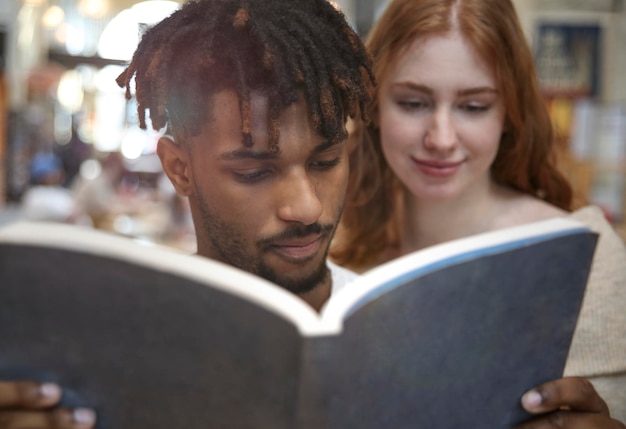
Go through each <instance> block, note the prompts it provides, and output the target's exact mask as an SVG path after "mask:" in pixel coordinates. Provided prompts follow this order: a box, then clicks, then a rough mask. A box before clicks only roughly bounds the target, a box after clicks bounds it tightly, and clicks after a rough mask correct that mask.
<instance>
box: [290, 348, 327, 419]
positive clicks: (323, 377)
mask: <svg viewBox="0 0 626 429" xmlns="http://www.w3.org/2000/svg"><path fill="white" fill-rule="evenodd" d="M333 339H335V340H336V338H333V337H325V336H324V337H307V338H305V340H304V346H303V353H302V360H301V369H300V374H301V377H300V385H299V388H298V399H297V401H296V404H297V410H296V428H297V429H326V428H329V407H330V392H331V388H332V386H331V381H332V380H331V377H330V375H331V367H333V366H334V363H335V362H333V353H332V350H333Z"/></svg>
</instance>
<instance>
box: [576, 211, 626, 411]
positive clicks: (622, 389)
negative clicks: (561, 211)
mask: <svg viewBox="0 0 626 429" xmlns="http://www.w3.org/2000/svg"><path fill="white" fill-rule="evenodd" d="M570 216H571V217H572V218H573V219H576V220H578V221H581V222H583V223H585V224H586V225H588V226H589V227H590V228H591V229H593V230H594V231H596V232H598V233H599V234H600V238H599V241H598V247H597V248H596V253H595V256H594V260H593V264H592V268H591V274H590V277H589V283H588V285H587V290H586V293H585V298H584V301H583V306H582V310H581V315H580V318H579V320H578V324H577V326H576V331H575V333H574V339H573V341H572V347H571V349H570V353H569V357H568V361H567V365H566V368H565V376H582V377H586V378H589V380H591V381H592V382H593V384H594V386H595V387H596V390H598V392H599V393H600V395H601V396H602V397H603V399H604V400H605V401H606V402H607V403H608V404H609V408H610V410H611V415H612V416H614V417H615V418H617V419H618V420H621V421H622V422H626V246H625V245H624V241H623V240H622V239H621V238H620V236H619V235H617V233H616V232H615V231H614V230H613V228H612V227H611V225H610V224H609V223H608V222H607V221H606V220H605V218H604V216H603V214H602V211H601V210H600V209H599V208H597V207H593V206H589V207H584V208H582V209H580V210H577V211H576V212H574V213H572V214H571V215H570Z"/></svg>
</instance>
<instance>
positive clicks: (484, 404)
mask: <svg viewBox="0 0 626 429" xmlns="http://www.w3.org/2000/svg"><path fill="white" fill-rule="evenodd" d="M596 239H597V236H596V234H594V233H593V232H591V231H589V230H588V229H587V228H585V227H584V226H582V225H581V224H579V223H576V222H574V221H571V220H567V219H555V220H548V221H543V222H538V223H535V224H530V225H526V226H522V227H516V228H511V229H506V230H501V231H497V232H493V233H487V234H482V235H478V236H474V237H471V238H467V239H462V240H457V241H454V242H449V243H446V244H442V245H438V246H434V247H431V248H428V249H424V250H421V251H419V252H416V253H414V254H411V255H408V256H405V257H402V258H400V259H398V260H395V261H392V262H390V263H387V264H385V265H383V266H381V267H379V268H376V269H374V270H372V271H371V272H369V273H366V274H365V275H363V276H362V277H361V278H359V279H358V280H357V281H356V282H354V283H353V284H351V285H349V286H347V287H345V288H344V289H343V290H342V291H340V292H339V293H337V294H336V295H335V296H333V297H332V298H331V300H330V301H329V302H328V303H327V305H326V307H325V308H324V310H323V312H322V313H321V314H318V313H316V312H314V311H313V310H312V309H311V308H310V307H308V306H307V305H306V304H305V303H304V302H303V301H301V300H300V298H298V297H297V296H294V295H292V294H290V293H289V292H287V291H285V290H283V289H281V288H280V287H278V286H276V285H273V284H271V283H269V282H267V281H265V280H262V279H260V278H258V277H255V276H253V275H251V274H248V273H245V272H242V271H240V270H237V269H235V268H232V267H230V266H227V265H224V264H220V263H218V262H215V261H211V260H208V259H206V258H202V257H199V256H192V255H186V254H183V253H180V252H178V251H176V250H172V249H168V248H162V247H158V246H154V245H145V244H142V243H140V242H137V241H133V240H131V239H128V238H123V237H118V236H114V235H110V234H107V233H103V232H98V231H94V230H89V229H83V228H82V227H76V226H67V225H60V224H36V223H16V224H12V225H9V226H8V227H5V228H4V229H3V230H1V231H0V379H19V378H22V379H23V378H27V379H37V380H50V381H54V382H57V383H59V384H60V385H61V386H62V387H63V388H64V390H65V395H64V397H63V404H66V405H68V406H88V407H93V408H95V409H96V411H97V412H98V419H99V426H100V427H102V428H111V429H130V428H135V429H137V428H139V429H148V428H150V429H171V428H184V429H196V428H197V429H206V428H220V429H221V428H228V429H230V428H237V429H238V428H271V429H281V428H285V429H300V428H306V429H313V428H314V429H324V428H333V429H339V428H341V429H351V428H359V429H367V428H409V427H411V428H413V427H414V428H425V429H426V428H427V429H432V428H443V429H447V428H450V429H451V428H459V427H472V428H485V429H487V428H488V429H498V428H503V429H504V428H507V427H510V426H512V425H514V424H516V423H518V422H520V421H522V420H524V419H526V418H528V415H526V414H525V413H524V411H523V410H522V408H521V406H520V402H519V401H520V397H521V395H522V394H523V393H524V392H525V391H526V390H527V389H529V388H531V387H534V386H536V385H539V384H541V383H543V382H545V381H548V380H551V379H555V378H559V377H561V376H562V372H563V368H564V365H565V361H566V358H567V354H568V350H569V345H570V341H571V338H572V333H573V331H574V328H575V324H576V320H577V317H578V312H579V309H580V306H581V301H582V297H583V295H584V289H585V285H586V282H587V276H588V273H589V267H590V263H591V260H592V257H593V252H594V248H595V243H596Z"/></svg>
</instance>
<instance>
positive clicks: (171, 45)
mask: <svg viewBox="0 0 626 429" xmlns="http://www.w3.org/2000/svg"><path fill="white" fill-rule="evenodd" d="M133 76H135V92H136V94H135V96H136V99H137V111H138V115H139V124H140V127H141V128H143V129H145V128H146V111H148V112H149V115H150V120H151V123H152V127H153V128H154V129H155V130H160V129H162V128H163V127H164V126H165V125H168V126H170V127H172V129H173V130H176V131H178V132H182V133H184V134H183V135H189V136H194V135H197V134H199V133H200V131H201V127H202V124H203V123H204V122H206V120H207V119H208V118H207V117H206V112H207V96H210V95H212V94H215V93H216V92H218V91H220V90H222V89H226V88H231V89H234V90H235V91H236V92H237V94H238V96H239V103H240V110H241V117H242V124H241V130H242V139H243V143H244V144H245V145H246V146H250V145H252V137H251V120H250V94H251V92H252V91H260V92H261V93H262V94H264V95H266V96H267V97H268V106H269V107H268V109H269V114H268V134H269V135H268V140H269V144H270V148H271V149H272V150H278V137H279V122H278V118H279V115H280V112H281V111H282V109H284V108H285V107H287V106H289V105H291V104H292V103H294V102H296V101H297V100H298V99H299V97H304V100H305V102H306V104H307V106H308V108H309V112H310V115H311V118H310V120H311V123H312V125H313V127H314V128H315V129H316V131H318V132H319V133H320V135H322V136H323V137H324V138H327V139H328V140H330V141H331V142H338V141H341V140H343V139H345V138H346V131H345V120H346V118H347V117H348V116H350V117H355V116H357V115H360V116H361V117H362V118H363V119H365V120H367V118H366V117H365V115H366V113H365V112H366V105H367V104H368V103H369V101H370V90H371V88H372V86H373V85H374V77H373V74H372V70H371V67H370V57H369V55H368V54H367V51H366V50H365V48H364V46H363V44H362V42H361V40H360V39H359V37H358V36H357V35H356V33H355V32H354V31H353V30H352V28H351V27H350V26H349V25H348V24H347V22H346V19H345V17H344V15H343V14H342V13H341V12H340V11H338V10H337V9H336V8H335V7H333V6H332V5H331V4H330V3H329V2H328V1H327V0H192V1H189V2H187V3H185V4H184V5H183V6H182V8H181V9H180V10H178V11H176V12H175V13H173V14H172V15H171V16H169V17H168V18H166V19H164V20H163V21H162V22H160V23H159V24H157V25H155V26H154V27H152V28H151V29H150V30H148V31H147V32H146V33H145V35H144V36H143V38H142V40H141V42H140V44H139V46H138V48H137V51H136V52H135V54H134V56H133V58H132V61H131V63H130V64H129V66H128V68H127V69H126V70H125V71H124V72H123V73H122V74H121V75H120V76H119V77H118V78H117V83H118V84H119V85H120V86H121V87H125V88H126V97H127V98H128V99H130V98H131V88H130V87H131V82H132V78H133Z"/></svg>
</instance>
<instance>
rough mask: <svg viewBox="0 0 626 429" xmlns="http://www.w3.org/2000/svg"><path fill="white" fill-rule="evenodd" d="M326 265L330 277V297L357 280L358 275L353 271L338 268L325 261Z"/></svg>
mask: <svg viewBox="0 0 626 429" xmlns="http://www.w3.org/2000/svg"><path fill="white" fill-rule="evenodd" d="M327 264H328V268H329V269H330V275H331V276H332V288H331V290H330V295H331V296H332V295H334V294H336V293H337V292H339V291H340V290H342V289H343V288H344V287H345V286H346V285H347V284H349V283H351V282H353V281H354V280H356V279H358V278H359V275H358V274H357V273H355V272H354V271H350V270H348V269H347V268H343V267H340V266H339V265H337V264H335V263H333V262H331V261H327Z"/></svg>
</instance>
